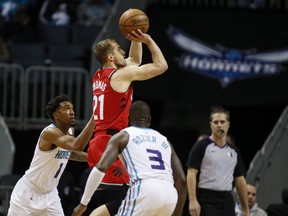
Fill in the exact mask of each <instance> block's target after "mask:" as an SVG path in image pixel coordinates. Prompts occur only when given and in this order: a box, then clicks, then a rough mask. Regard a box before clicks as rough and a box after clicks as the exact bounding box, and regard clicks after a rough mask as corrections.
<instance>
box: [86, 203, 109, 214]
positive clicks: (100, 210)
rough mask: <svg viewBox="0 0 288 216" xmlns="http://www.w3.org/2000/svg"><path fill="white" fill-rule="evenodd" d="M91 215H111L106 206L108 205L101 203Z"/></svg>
mask: <svg viewBox="0 0 288 216" xmlns="http://www.w3.org/2000/svg"><path fill="white" fill-rule="evenodd" d="M90 216H110V214H109V211H108V209H107V207H106V205H101V206H99V207H98V208H96V209H95V210H94V211H93V212H92V213H91V214H90Z"/></svg>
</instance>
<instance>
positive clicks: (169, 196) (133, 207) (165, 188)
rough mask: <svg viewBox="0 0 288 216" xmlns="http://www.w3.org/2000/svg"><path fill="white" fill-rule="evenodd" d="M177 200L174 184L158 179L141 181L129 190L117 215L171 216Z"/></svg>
mask: <svg viewBox="0 0 288 216" xmlns="http://www.w3.org/2000/svg"><path fill="white" fill-rule="evenodd" d="M177 199H178V194H177V191H176V189H175V187H174V186H173V184H172V183H170V182H168V181H163V180H156V179H147V180H140V181H138V182H137V183H135V184H134V185H132V186H131V187H130V188H129V189H128V192H127V194H126V198H125V200H123V201H122V203H121V206H120V208H119V211H118V214H117V215H118V216H122V215H137V216H147V215H149V216H156V215H159V216H171V215H172V213H173V211H174V209H175V206H176V203H177Z"/></svg>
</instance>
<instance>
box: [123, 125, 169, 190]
mask: <svg viewBox="0 0 288 216" xmlns="http://www.w3.org/2000/svg"><path fill="white" fill-rule="evenodd" d="M123 131H126V132H127V133H128V134H129V142H128V144H127V146H126V148H125V149H124V150H123V151H122V156H123V158H124V160H125V163H126V164H125V165H126V168H127V171H128V174H129V176H130V184H131V185H133V184H134V183H136V182H137V181H138V180H145V179H158V180H164V181H169V182H171V183H172V184H173V183H174V181H173V176H172V169H171V154H172V151H171V148H170V145H169V143H168V140H167V138H166V137H165V136H163V135H162V134H160V133H159V132H157V131H155V130H153V129H151V128H138V127H133V126H131V127H128V128H126V129H123Z"/></svg>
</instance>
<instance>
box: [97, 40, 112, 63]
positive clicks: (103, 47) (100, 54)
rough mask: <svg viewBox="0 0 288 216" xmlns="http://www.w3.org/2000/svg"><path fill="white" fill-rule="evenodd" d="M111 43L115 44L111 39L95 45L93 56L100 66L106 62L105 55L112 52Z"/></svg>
mask: <svg viewBox="0 0 288 216" xmlns="http://www.w3.org/2000/svg"><path fill="white" fill-rule="evenodd" d="M113 43H116V41H115V40H113V39H105V40H102V41H100V42H99V43H97V44H96V46H95V48H94V54H95V57H96V59H97V60H98V61H99V62H100V63H101V64H104V63H105V62H106V60H107V55H108V54H109V53H112V52H113V50H114V46H113Z"/></svg>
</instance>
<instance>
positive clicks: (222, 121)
mask: <svg viewBox="0 0 288 216" xmlns="http://www.w3.org/2000/svg"><path fill="white" fill-rule="evenodd" d="M229 125H230V122H229V121H228V120H227V116H226V114H225V113H214V114H213V115H212V121H211V122H210V127H211V131H212V134H214V135H215V136H217V137H224V136H226V135H227V132H228V129H229Z"/></svg>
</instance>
